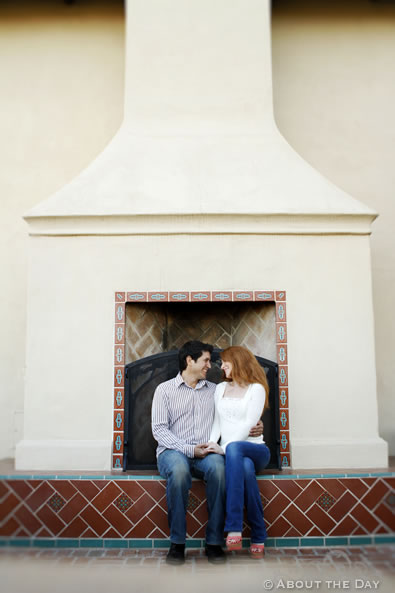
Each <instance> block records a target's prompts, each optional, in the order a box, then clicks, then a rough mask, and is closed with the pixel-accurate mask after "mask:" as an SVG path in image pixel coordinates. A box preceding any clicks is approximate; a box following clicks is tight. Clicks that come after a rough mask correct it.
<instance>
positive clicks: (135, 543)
mask: <svg viewBox="0 0 395 593" xmlns="http://www.w3.org/2000/svg"><path fill="white" fill-rule="evenodd" d="M382 544H387V545H388V544H395V536H387V535H382V536H380V535H379V536H372V537H369V536H366V537H353V536H351V537H324V538H323V537H303V538H294V537H283V538H274V537H268V538H267V540H266V542H265V547H266V548H300V547H307V548H330V547H336V548H339V547H349V546H377V545H382ZM242 545H243V548H248V547H249V545H250V540H249V539H246V538H243V542H242ZM204 546H205V540H203V539H193V540H187V541H186V542H185V547H186V548H187V549H195V548H203V547H204ZM1 547H18V548H20V547H24V548H57V549H59V548H81V549H84V548H99V549H102V548H104V549H106V548H113V549H122V548H123V549H125V548H128V549H147V548H148V549H152V548H154V549H155V548H169V547H170V541H169V540H161V539H126V540H119V539H90V540H89V539H88V540H78V539H64V540H63V539H49V538H48V539H35V538H26V539H22V538H21V539H18V538H1V537H0V548H1Z"/></svg>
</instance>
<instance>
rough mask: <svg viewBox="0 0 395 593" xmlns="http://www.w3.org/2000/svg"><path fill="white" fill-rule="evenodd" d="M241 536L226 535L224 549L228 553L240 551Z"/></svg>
mask: <svg viewBox="0 0 395 593" xmlns="http://www.w3.org/2000/svg"><path fill="white" fill-rule="evenodd" d="M241 545H242V544H241V535H228V537H227V538H226V549H227V550H229V552H232V551H234V550H241Z"/></svg>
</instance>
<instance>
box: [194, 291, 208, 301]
mask: <svg viewBox="0 0 395 593" xmlns="http://www.w3.org/2000/svg"><path fill="white" fill-rule="evenodd" d="M191 301H195V302H199V303H208V302H210V301H211V292H206V291H199V292H191Z"/></svg>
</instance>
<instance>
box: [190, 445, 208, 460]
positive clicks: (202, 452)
mask: <svg viewBox="0 0 395 593" xmlns="http://www.w3.org/2000/svg"><path fill="white" fill-rule="evenodd" d="M207 449H208V444H207V443H200V444H199V445H195V450H194V453H193V456H194V457H198V458H200V459H201V458H203V457H206V455H207V453H208V451H207Z"/></svg>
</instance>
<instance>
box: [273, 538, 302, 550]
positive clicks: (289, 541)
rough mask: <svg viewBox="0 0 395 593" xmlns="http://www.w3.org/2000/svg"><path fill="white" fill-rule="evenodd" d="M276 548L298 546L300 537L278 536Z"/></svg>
mask: <svg viewBox="0 0 395 593" xmlns="http://www.w3.org/2000/svg"><path fill="white" fill-rule="evenodd" d="M275 541H276V543H275V546H274V547H275V548H298V547H299V545H300V544H299V538H298V537H276V538H275Z"/></svg>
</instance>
